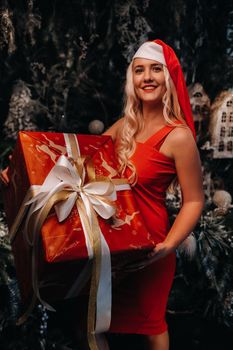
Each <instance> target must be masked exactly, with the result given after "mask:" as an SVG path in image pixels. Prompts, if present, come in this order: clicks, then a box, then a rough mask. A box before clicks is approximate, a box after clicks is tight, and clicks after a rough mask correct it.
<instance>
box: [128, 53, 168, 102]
mask: <svg viewBox="0 0 233 350" xmlns="http://www.w3.org/2000/svg"><path fill="white" fill-rule="evenodd" d="M133 84H134V89H135V93H136V95H137V96H138V98H139V99H140V100H141V101H142V102H143V103H153V104H154V103H156V104H157V103H161V102H162V98H163V95H164V93H165V92H166V86H165V76H164V71H163V65H162V64H161V63H159V62H157V61H153V60H148V59H146V58H135V59H134V61H133Z"/></svg>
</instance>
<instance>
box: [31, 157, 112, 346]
mask: <svg viewBox="0 0 233 350" xmlns="http://www.w3.org/2000/svg"><path fill="white" fill-rule="evenodd" d="M115 200H116V190H115V186H114V184H113V183H112V182H111V181H110V180H109V179H108V178H106V177H96V174H95V171H94V167H93V164H92V162H91V160H89V159H87V158H86V157H78V159H76V160H75V161H74V160H72V159H71V160H68V159H67V158H66V157H65V156H63V155H62V156H60V158H59V159H58V161H57V163H56V164H55V166H54V167H53V168H52V169H51V171H50V172H49V174H48V176H47V177H46V179H45V181H44V183H43V184H42V186H41V187H40V188H39V191H38V192H37V194H36V195H35V196H34V197H33V198H32V199H30V200H29V201H28V202H27V203H26V205H28V206H30V207H29V211H28V215H27V219H26V224H25V227H26V239H27V240H28V243H29V244H30V245H32V246H33V247H34V249H33V250H34V259H33V260H34V262H32V265H33V266H32V269H33V270H34V271H36V266H35V264H36V259H37V257H36V255H37V254H36V251H37V247H38V239H39V234H40V230H41V227H42V225H43V223H44V221H45V220H46V218H47V216H48V214H49V212H50V210H51V209H52V208H53V207H54V208H55V211H56V214H57V217H58V220H59V222H61V221H63V220H65V219H66V218H67V217H68V216H69V214H70V212H71V210H72V208H73V207H74V205H76V207H77V210H78V213H79V215H80V221H81V224H82V227H83V231H84V235H85V239H86V246H87V250H88V255H89V258H90V259H93V270H92V276H91V290H90V297H89V306H88V337H89V345H90V347H91V349H96V345H95V339H94V333H101V332H104V331H106V330H107V329H108V328H109V325H110V320H111V257H110V251H109V247H108V245H107V243H106V241H105V239H104V236H103V234H102V232H101V230H100V227H99V224H98V220H97V216H96V213H97V214H98V215H100V216H101V217H102V218H104V219H108V218H110V217H111V216H112V215H113V214H114V213H115V207H114V204H113V201H115ZM32 284H33V289H34V292H35V294H36V296H37V297H38V298H39V299H40V300H41V298H40V294H39V288H38V281H37V278H36V277H35V273H34V276H33V277H32ZM44 304H46V303H44ZM46 306H47V307H48V308H50V307H49V305H47V304H46Z"/></svg>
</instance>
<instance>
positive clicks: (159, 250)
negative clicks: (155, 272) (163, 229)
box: [148, 241, 174, 261]
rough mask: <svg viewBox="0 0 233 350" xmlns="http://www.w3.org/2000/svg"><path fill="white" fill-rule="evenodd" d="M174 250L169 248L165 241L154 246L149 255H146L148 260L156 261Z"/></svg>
mask: <svg viewBox="0 0 233 350" xmlns="http://www.w3.org/2000/svg"><path fill="white" fill-rule="evenodd" d="M172 251H174V249H173V248H172V247H170V246H169V245H168V244H167V243H166V242H165V241H164V242H161V243H158V244H156V246H155V248H154V249H153V251H152V252H151V253H149V254H148V258H149V259H151V260H153V261H156V260H158V259H161V258H164V257H165V256H167V255H168V254H170V253H171V252H172Z"/></svg>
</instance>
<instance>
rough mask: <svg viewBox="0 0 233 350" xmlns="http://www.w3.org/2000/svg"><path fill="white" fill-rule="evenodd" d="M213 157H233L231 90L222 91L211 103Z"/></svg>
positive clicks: (210, 126)
mask: <svg viewBox="0 0 233 350" xmlns="http://www.w3.org/2000/svg"><path fill="white" fill-rule="evenodd" d="M209 131H210V135H211V145H212V146H213V158H233V92H231V91H222V92H221V93H220V94H219V96H217V97H216V99H215V100H214V102H213V104H212V105H211V111H210V125H209Z"/></svg>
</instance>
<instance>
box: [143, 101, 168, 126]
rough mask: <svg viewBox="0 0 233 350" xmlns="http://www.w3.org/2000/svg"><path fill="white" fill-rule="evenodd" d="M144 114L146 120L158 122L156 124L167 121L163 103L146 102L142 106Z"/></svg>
mask: <svg viewBox="0 0 233 350" xmlns="http://www.w3.org/2000/svg"><path fill="white" fill-rule="evenodd" d="M142 115H143V119H144V121H145V122H150V121H153V122H156V124H157V123H158V124H161V123H164V122H165V119H164V116H163V105H162V104H161V105H160V104H156V105H150V104H144V105H143V107H142Z"/></svg>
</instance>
